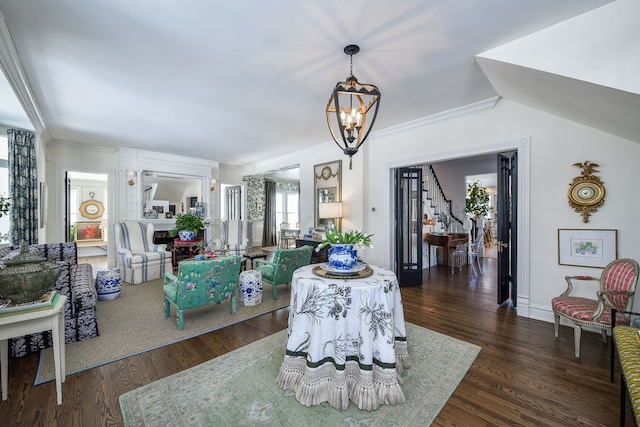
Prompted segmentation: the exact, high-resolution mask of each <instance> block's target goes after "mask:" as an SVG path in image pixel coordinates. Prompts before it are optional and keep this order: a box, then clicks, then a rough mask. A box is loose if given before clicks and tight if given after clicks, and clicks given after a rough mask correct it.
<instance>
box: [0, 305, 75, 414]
mask: <svg viewBox="0 0 640 427" xmlns="http://www.w3.org/2000/svg"><path fill="white" fill-rule="evenodd" d="M66 301H67V297H66V295H59V296H58V300H57V302H56V304H55V305H54V306H53V308H50V309H48V310H40V311H32V312H30V313H24V314H14V315H11V316H6V317H0V365H2V366H1V369H0V371H1V375H2V400H7V379H8V378H7V375H8V372H9V370H8V365H9V343H8V340H9V339H10V338H14V337H21V336H23V335H28V334H33V333H36V332H41V331H48V330H51V336H52V339H53V363H54V365H55V367H56V393H57V399H58V405H61V404H62V383H63V382H64V379H65V348H64V310H63V308H64V304H65V302H66Z"/></svg>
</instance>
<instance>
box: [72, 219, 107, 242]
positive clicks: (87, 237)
mask: <svg viewBox="0 0 640 427" xmlns="http://www.w3.org/2000/svg"><path fill="white" fill-rule="evenodd" d="M75 241H76V242H102V241H103V235H102V229H101V228H100V221H96V222H89V221H81V222H76V236H75Z"/></svg>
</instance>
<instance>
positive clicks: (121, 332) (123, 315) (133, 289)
mask: <svg viewBox="0 0 640 427" xmlns="http://www.w3.org/2000/svg"><path fill="white" fill-rule="evenodd" d="M290 295H291V286H289V285H287V286H279V287H278V299H277V300H275V301H274V300H273V296H272V287H271V285H269V284H267V283H265V284H264V290H263V296H262V303H261V304H258V305H256V306H250V307H245V306H243V305H242V304H240V301H239V300H237V310H236V313H235V314H231V308H230V306H229V303H230V302H229V300H226V301H223V302H222V303H220V304H209V305H208V306H205V307H199V308H193V309H190V310H185V312H184V329H183V330H181V331H179V330H177V328H176V316H175V310H174V309H173V308H172V309H171V317H169V318H165V317H164V300H163V291H162V280H153V281H151V282H146V283H141V284H139V285H134V286H132V285H130V284H128V283H123V284H122V291H121V293H120V297H118V298H116V299H114V300H111V301H98V302H97V306H96V310H97V318H98V330H99V332H100V336H98V337H95V338H91V339H88V340H86V341H79V342H73V343H70V344H67V345H66V373H67V375H69V374H74V373H77V372H81V371H84V370H86V369H89V368H93V367H96V366H100V365H104V364H106V363H110V362H113V361H116V360H118V359H122V358H124V357H127V356H131V355H134V354H138V353H142V352H144V351H147V350H151V349H154V348H158V347H162V346H165V345H167V344H171V343H174V342H177V341H182V340H185V339H187V338H191V337H194V336H198V335H200V334H203V333H205V332H209V331H213V330H216V329H220V328H223V327H225V326H228V325H232V324H234V323H238V322H242V321H243V320H246V319H250V318H252V317H256V316H259V315H261V314H264V313H269V312H271V311H274V310H277V309H279V308H282V307H286V306H288V305H289V300H290ZM53 379H55V369H54V364H53V350H52V349H51V348H48V349H45V350H42V351H41V352H40V365H39V366H38V373H37V375H36V380H35V385H38V384H42V383H44V382H47V381H51V380H53Z"/></svg>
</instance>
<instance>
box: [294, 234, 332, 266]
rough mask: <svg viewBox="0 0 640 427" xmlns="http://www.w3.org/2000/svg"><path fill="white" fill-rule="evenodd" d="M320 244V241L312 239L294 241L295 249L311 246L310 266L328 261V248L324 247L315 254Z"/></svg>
mask: <svg viewBox="0 0 640 427" xmlns="http://www.w3.org/2000/svg"><path fill="white" fill-rule="evenodd" d="M320 243H322V240H313V239H304V238H303V239H296V248H300V247H302V246H313V252H312V253H311V264H318V263H320V262H327V261H329V246H325V247H324V248H322V249H320V252H316V250H315V248H317V247H318V245H319V244H320Z"/></svg>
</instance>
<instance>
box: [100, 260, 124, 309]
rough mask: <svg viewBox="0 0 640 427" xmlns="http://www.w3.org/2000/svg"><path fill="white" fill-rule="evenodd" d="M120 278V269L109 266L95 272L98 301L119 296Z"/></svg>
mask: <svg viewBox="0 0 640 427" xmlns="http://www.w3.org/2000/svg"><path fill="white" fill-rule="evenodd" d="M121 285H122V279H121V278H120V269H119V268H111V269H109V270H103V271H98V272H97V273H96V290H97V291H98V299H99V300H100V301H108V300H112V299H116V298H118V297H119V296H120V289H121Z"/></svg>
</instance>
